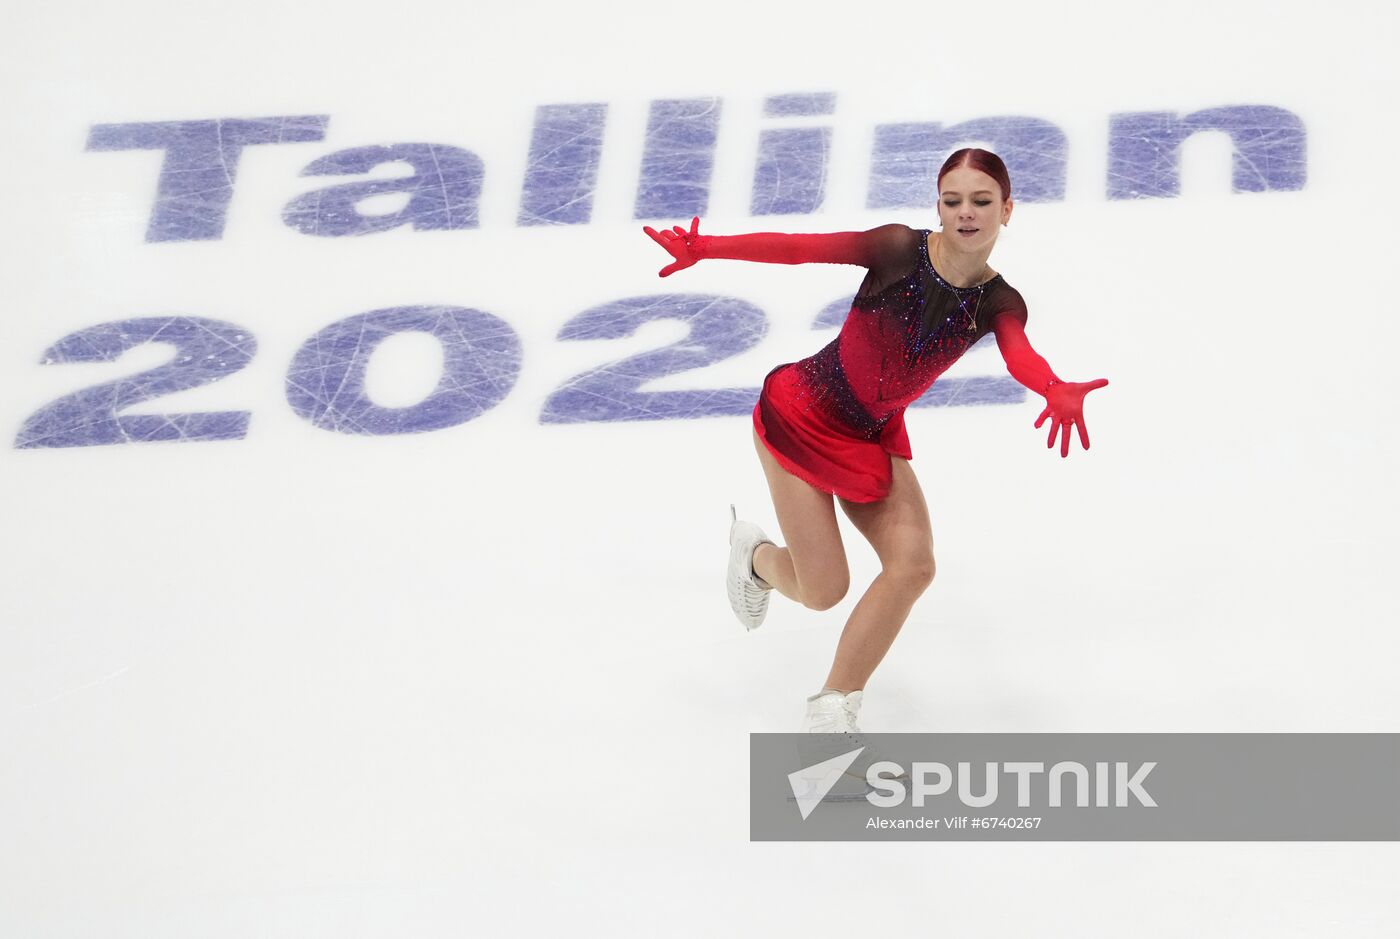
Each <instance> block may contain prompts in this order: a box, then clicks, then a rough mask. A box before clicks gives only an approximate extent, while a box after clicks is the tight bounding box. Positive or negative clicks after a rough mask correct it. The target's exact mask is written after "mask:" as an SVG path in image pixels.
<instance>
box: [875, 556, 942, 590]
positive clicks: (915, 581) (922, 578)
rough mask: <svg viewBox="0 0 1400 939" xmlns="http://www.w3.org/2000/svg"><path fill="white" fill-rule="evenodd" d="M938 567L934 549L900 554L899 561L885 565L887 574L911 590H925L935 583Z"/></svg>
mask: <svg viewBox="0 0 1400 939" xmlns="http://www.w3.org/2000/svg"><path fill="white" fill-rule="evenodd" d="M936 572H937V567H936V566H935V564H934V562H933V552H932V551H926V552H925V551H920V552H911V553H907V554H904V555H901V556H900V559H899V561H898V562H897V563H895V564H891V565H888V566H886V567H885V569H884V573H885V576H887V577H889V578H891V579H892V580H896V581H898V582H899V583H900V584H902V585H904V586H905V587H906V588H908V589H910V590H917V591H920V592H922V591H924V590H926V589H928V586H929V585H930V584H932V583H933V575H934V574H935V573H936Z"/></svg>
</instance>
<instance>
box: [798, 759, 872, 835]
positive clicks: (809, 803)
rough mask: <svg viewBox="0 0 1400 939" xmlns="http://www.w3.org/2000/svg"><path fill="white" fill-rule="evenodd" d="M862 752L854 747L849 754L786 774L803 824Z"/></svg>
mask: <svg viewBox="0 0 1400 939" xmlns="http://www.w3.org/2000/svg"><path fill="white" fill-rule="evenodd" d="M864 750H865V747H856V748H855V749H854V750H852V751H850V752H849V753H842V754H841V755H840V756H833V757H832V758H831V759H829V760H822V761H821V762H820V763H813V764H812V765H811V766H807V767H804V768H802V769H800V770H798V771H797V772H795V773H788V785H789V786H791V787H792V795H793V798H794V799H796V800H797V808H798V809H799V810H800V811H801V812H802V820H803V821H804V822H805V821H806V820H807V816H808V815H811V814H812V811H813V810H814V809H815V808H816V807H817V805H818V804H820V802H821V801H822V797H823V796H825V795H826V794H827V793H828V792H830V791H831V787H832V786H834V785H836V781H837V780H838V779H840V778H841V774H842V773H844V772H846V770H847V769H848V768H850V765H851V764H852V763H854V762H855V761H856V757H858V756H860V754H861V752H862V751H864ZM799 789H800V790H801V791H799Z"/></svg>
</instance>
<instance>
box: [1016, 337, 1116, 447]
mask: <svg viewBox="0 0 1400 939" xmlns="http://www.w3.org/2000/svg"><path fill="white" fill-rule="evenodd" d="M992 328H993V330H995V331H996V336H997V347H998V348H1000V349H1001V354H1002V357H1003V358H1004V359H1006V370H1007V371H1008V372H1010V373H1011V377H1012V378H1014V379H1016V380H1017V381H1019V382H1020V383H1021V384H1023V385H1025V386H1026V387H1027V388H1029V389H1030V390H1032V391H1034V392H1036V393H1037V394H1041V395H1044V396H1045V410H1044V411H1041V412H1040V417H1038V418H1036V420H1035V426H1036V427H1039V426H1040V425H1041V424H1043V423H1045V419H1046V418H1047V417H1048V418H1050V437H1049V439H1047V440H1046V441H1045V446H1046V447H1053V446H1054V445H1055V435H1056V434H1057V433H1059V434H1061V437H1060V456H1061V457H1067V456H1069V435H1070V428H1071V427H1078V428H1079V442H1080V444H1082V445H1083V447H1084V449H1085V450H1087V449H1089V428H1088V427H1086V426H1085V425H1084V396H1085V395H1086V394H1088V393H1089V392H1091V391H1093V390H1094V389H1095V388H1102V387H1103V386H1104V385H1107V384H1108V379H1107V378H1096V379H1094V380H1093V381H1061V380H1060V379H1059V378H1056V377H1055V373H1054V372H1052V371H1050V364H1049V363H1048V362H1046V361H1045V360H1044V359H1043V358H1041V357H1040V354H1039V353H1037V352H1036V351H1035V350H1034V349H1032V348H1031V343H1030V340H1029V339H1027V338H1026V330H1025V327H1023V326H1022V325H1021V321H1020V320H1019V319H1017V318H1016V317H1015V316H1014V315H1012V314H1009V313H1001V314H999V315H998V316H997V317H996V319H994V320H993V321H992Z"/></svg>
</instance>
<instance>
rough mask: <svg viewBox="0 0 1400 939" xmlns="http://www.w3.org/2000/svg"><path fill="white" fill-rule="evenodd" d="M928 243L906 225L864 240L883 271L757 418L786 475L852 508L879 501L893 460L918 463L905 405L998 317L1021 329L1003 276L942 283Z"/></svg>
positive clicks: (766, 391) (770, 391)
mask: <svg viewBox="0 0 1400 939" xmlns="http://www.w3.org/2000/svg"><path fill="white" fill-rule="evenodd" d="M929 233H930V230H929V229H926V228H925V229H913V228H910V227H908V226H907V225H884V226H881V227H880V228H876V229H872V230H871V231H868V232H864V233H861V235H860V237H862V238H864V239H869V240H871V241H872V244H870V245H868V246H865V247H867V248H868V249H869V255H870V256H871V257H878V258H880V259H881V260H882V262H883V263H881V264H880V265H879V267H878V268H877V267H871V268H870V270H869V271H868V273H867V274H866V276H865V280H864V281H862V283H861V285H860V289H859V290H858V291H857V292H856V297H855V301H854V303H853V304H852V306H851V311H850V313H849V314H847V316H846V321H845V323H844V324H842V326H841V332H840V334H839V335H838V336H837V337H836V338H835V339H833V340H832V341H831V342H830V343H828V344H827V345H826V346H825V347H824V348H822V349H821V350H820V351H819V352H817V353H816V354H815V355H812V356H809V357H807V358H805V359H802V360H800V361H797V362H787V363H784V364H782V365H779V366H777V367H776V368H774V369H773V370H772V371H770V372H769V373H768V374H767V376H765V378H764V380H763V390H762V392H761V393H760V394H759V398H758V403H757V404H756V405H755V406H754V409H753V422H754V427H755V428H756V429H757V431H758V435H759V437H760V438H761V439H762V440H763V442H764V444H765V445H766V446H767V447H768V449H769V451H770V452H772V454H773V456H774V457H775V458H776V459H777V460H778V462H779V463H780V464H781V465H782V466H783V467H784V468H785V469H786V470H787V471H788V472H790V473H792V474H793V475H794V476H796V477H798V478H799V479H802V480H805V481H806V482H808V483H810V484H811V485H813V486H816V487H817V488H819V489H822V490H824V491H826V492H830V493H834V494H835V495H838V496H841V497H842V498H845V499H848V500H850V501H851V502H875V501H878V500H880V499H883V498H885V496H887V495H889V491H890V477H891V470H890V455H891V454H893V455H895V456H899V457H903V458H904V459H906V460H908V459H912V458H913V453H912V452H911V451H910V449H909V436H908V434H907V433H906V432H905V429H904V411H905V409H906V408H907V407H908V406H909V404H910V403H911V402H913V401H915V400H916V399H917V398H918V397H919V396H920V395H922V394H923V393H924V392H925V391H927V390H928V388H929V386H930V385H932V384H933V382H934V380H935V379H936V378H938V376H939V375H941V374H943V372H944V371H946V370H947V369H948V367H949V366H951V365H952V364H953V363H954V362H956V361H957V360H958V359H959V358H960V357H961V356H962V354H963V353H964V352H966V351H967V350H968V348H970V347H971V346H972V344H973V343H974V342H976V341H977V340H978V339H981V338H982V337H983V336H984V335H986V333H988V332H989V331H991V328H992V320H993V319H994V318H995V317H996V316H997V314H999V313H1003V312H1010V313H1012V314H1013V315H1014V316H1015V317H1016V318H1017V319H1018V320H1020V322H1021V324H1022V326H1024V325H1025V323H1026V304H1025V301H1024V300H1023V299H1022V298H1021V294H1020V292H1019V291H1017V290H1016V288H1014V287H1012V286H1011V285H1010V284H1008V283H1007V282H1006V281H1005V280H1004V279H1003V278H1002V276H1001V275H1000V274H997V275H996V276H995V277H993V278H992V279H991V280H988V281H986V282H984V283H981V284H978V285H976V286H973V287H965V288H963V287H954V286H953V285H951V284H949V283H948V282H947V281H945V280H944V279H943V278H942V277H940V276H939V274H938V272H937V271H936V270H934V269H933V262H932V261H930V259H929V255H928V237H929ZM891 278H893V279H891ZM1037 426H1038V425H1037Z"/></svg>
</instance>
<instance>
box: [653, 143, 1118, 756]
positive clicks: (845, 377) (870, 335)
mask: <svg viewBox="0 0 1400 939" xmlns="http://www.w3.org/2000/svg"><path fill="white" fill-rule="evenodd" d="M938 193H939V197H938V215H939V223H940V225H941V226H942V228H943V231H942V232H932V231H930V230H928V229H913V228H910V227H908V226H907V225H899V224H892V225H882V226H880V227H879V228H873V229H870V230H869V231H864V232H835V233H831V234H781V233H773V232H761V233H756V234H747V235H732V236H711V235H701V234H700V233H699V224H700V220H699V219H698V218H696V219H693V220H692V221H691V226H690V230H689V231H686V230H685V229H683V228H681V227H680V226H676V227H675V228H673V229H671V230H669V231H661V232H658V231H656V230H654V229H652V228H651V227H649V226H646V227H644V229H643V230H644V231H645V232H646V233H647V234H648V235H650V236H651V237H652V238H653V239H654V240H655V241H656V242H657V243H659V244H660V245H661V246H662V247H664V248H665V249H666V250H667V251H668V252H669V253H670V254H671V256H672V257H673V258H674V259H675V260H674V262H673V263H671V264H669V265H667V266H666V267H664V268H662V270H661V272H660V276H662V277H666V276H669V275H670V274H673V273H675V272H676V271H678V270H681V269H683V268H686V267H689V266H690V265H692V264H694V263H695V262H696V261H698V260H701V259H704V258H732V259H737V260H745V261H765V262H770V263H778V264H803V263H810V262H824V263H828V264H857V265H860V266H862V267H864V268H866V275H865V279H864V280H863V281H862V282H861V285H860V288H859V290H857V292H856V297H855V300H854V302H853V304H852V306H851V311H850V313H849V314H848V315H847V317H846V321H845V323H844V324H843V325H842V327H841V332H840V334H839V335H838V336H837V337H836V338H835V339H833V340H832V341H831V342H830V343H829V344H827V345H826V346H825V347H824V348H822V349H821V350H820V351H818V352H817V353H815V354H814V355H811V356H809V357H808V358H805V359H802V360H800V361H798V362H787V363H784V364H782V365H779V366H777V367H776V368H774V369H773V370H772V371H770V372H769V373H768V375H767V376H766V377H765V378H764V381H763V389H762V391H761V392H760V394H759V398H758V402H757V404H756V405H755V406H754V410H753V428H754V430H753V439H754V447H755V449H756V450H757V451H758V456H759V460H760V462H761V463H762V464H763V471H764V473H765V475H766V476H767V479H768V489H769V492H770V493H771V494H772V497H773V506H774V509H775V510H776V512H777V516H778V525H779V527H780V528H781V529H782V533H783V537H784V538H785V539H786V541H787V544H786V545H785V546H783V547H779V546H778V545H777V544H775V543H774V542H773V541H771V540H770V539H769V538H768V537H767V536H766V535H764V533H763V531H762V529H760V528H759V527H758V526H757V525H754V524H753V523H752V522H746V521H739V520H738V519H737V518H736V519H734V520H733V522H732V524H731V526H730V535H729V541H730V563H729V574H728V582H727V588H728V591H729V600H730V605H731V606H732V607H733V608H734V613H735V615H736V616H737V617H738V618H739V621H740V622H742V623H744V625H745V626H747V627H748V628H749V629H754V628H756V627H757V626H758V625H759V624H760V623H761V622H762V621H763V618H764V616H765V615H766V614H767V609H768V599H769V595H770V593H771V591H772V590H777V591H778V592H779V593H781V594H782V595H783V596H785V597H788V598H789V599H792V600H795V601H796V602H798V603H801V604H802V605H803V606H806V607H808V608H809V609H813V610H827V609H830V608H831V607H833V606H835V605H836V604H837V603H839V602H840V601H841V600H842V598H844V597H845V595H846V591H847V589H848V588H849V586H850V570H849V568H848V566H847V563H846V553H845V548H844V546H843V545H842V542H841V534H840V531H839V529H838V527H837V523H836V510H835V504H834V501H839V502H840V503H841V508H842V510H843V511H844V512H845V513H846V516H847V517H848V518H849V519H850V520H851V523H852V524H854V525H855V527H856V529H857V530H858V531H859V532H860V533H861V534H862V535H864V536H865V538H866V539H867V540H869V542H870V544H871V546H872V547H873V548H874V549H875V553H876V555H877V556H878V557H879V559H880V565H881V570H880V573H879V575H878V576H877V577H876V578H875V580H874V582H873V583H872V584H871V585H870V587H869V588H868V589H867V590H866V592H865V595H864V596H862V597H861V599H860V602H859V603H857V604H856V606H855V609H854V610H852V611H851V616H850V619H849V620H847V622H846V628H845V630H844V631H843V632H842V634H841V639H840V642H839V643H838V644H837V647H836V656H835V661H834V662H833V664H832V667H831V671H830V673H829V674H828V675H827V678H826V683H825V685H824V686H823V688H822V690H821V691H819V692H818V693H816V694H814V695H812V696H811V697H809V698H808V699H807V716H806V719H805V720H804V722H803V729H804V730H808V731H824V732H847V731H858V730H859V728H858V727H857V726H856V717H857V714H858V711H859V708H860V703H861V697H862V695H863V693H864V688H865V683H866V681H867V680H868V679H869V678H870V675H871V674H872V673H873V672H874V670H875V667H876V666H877V665H879V663H880V661H881V659H883V658H884V656H885V653H886V652H887V651H888V649H889V647H890V645H891V643H893V642H894V638H895V636H896V635H897V634H898V633H899V630H900V627H901V626H903V625H904V621H905V619H906V618H908V616H909V611H910V610H911V609H912V608H913V605H914V602H915V601H916V600H917V599H918V598H919V597H920V596H921V595H922V594H923V592H924V591H925V590H926V589H927V588H928V586H929V584H930V583H931V582H932V580H933V572H934V562H933V532H932V526H931V525H930V522H929V513H928V506H927V504H926V503H925V501H924V495H923V491H922V490H921V489H920V487H919V481H918V479H917V478H916V477H915V476H914V471H913V470H912V469H911V468H910V466H909V461H910V459H912V457H913V454H912V452H911V451H910V448H909V437H908V435H907V434H906V433H905V429H904V411H905V409H906V408H907V407H908V406H909V404H910V403H911V402H913V401H914V400H916V399H917V398H918V397H919V396H921V395H922V394H923V393H924V392H925V391H927V390H928V388H929V386H930V385H932V384H933V382H934V380H935V379H936V378H937V377H938V376H939V375H941V374H942V373H943V372H944V371H945V370H947V368H948V367H949V366H950V365H952V364H953V363H954V362H956V361H957V360H958V358H959V357H960V356H961V355H962V354H963V353H964V352H965V351H966V350H967V349H968V348H969V347H971V346H972V344H973V343H975V342H976V341H977V340H978V339H980V338H982V336H984V335H985V334H986V333H988V332H992V333H994V334H995V335H996V341H997V346H998V348H999V349H1000V350H1001V353H1002V356H1003V357H1004V358H1005V360H1006V366H1007V370H1008V371H1009V372H1010V373H1011V375H1012V377H1014V378H1015V379H1016V380H1017V381H1019V382H1020V383H1021V384H1023V385H1025V386H1026V387H1027V388H1029V389H1031V390H1032V391H1034V392H1036V393H1037V394H1040V395H1043V396H1044V397H1045V409H1044V410H1043V411H1042V412H1041V414H1040V417H1039V418H1037V420H1036V422H1035V426H1036V427H1039V426H1041V424H1042V423H1044V422H1045V421H1046V420H1047V419H1048V420H1049V422H1050V433H1049V438H1048V440H1047V441H1046V445H1047V446H1049V447H1053V446H1054V444H1055V440H1056V437H1057V435H1058V437H1059V440H1060V455H1061V456H1062V457H1065V456H1068V455H1069V444H1070V434H1071V428H1077V429H1078V434H1079V441H1080V444H1081V445H1082V446H1083V447H1084V449H1086V450H1087V449H1088V448H1089V434H1088V430H1087V429H1086V427H1085V425H1084V417H1083V410H1082V409H1083V402H1084V396H1085V394H1087V393H1088V392H1089V391H1092V390H1094V389H1095V388H1100V387H1103V386H1104V385H1107V384H1108V381H1107V380H1106V379H1102V378H1100V379H1096V380H1094V381H1091V382H1066V381H1061V380H1060V379H1059V378H1057V377H1056V376H1055V374H1054V372H1052V371H1051V370H1050V366H1049V365H1048V364H1047V363H1046V361H1045V360H1044V359H1043V358H1041V357H1040V356H1039V355H1038V354H1037V353H1036V352H1035V350H1034V349H1032V348H1031V345H1030V343H1029V342H1028V341H1027V339H1026V334H1025V325H1026V318H1027V313H1026V304H1025V302H1024V300H1023V299H1022V298H1021V294H1020V293H1019V292H1018V291H1017V290H1016V289H1015V288H1014V287H1012V286H1011V285H1010V284H1008V283H1007V282H1006V280H1005V279H1004V278H1003V277H1002V276H1001V275H1000V274H998V273H997V272H996V271H994V270H992V269H991V268H990V267H989V266H988V265H987V258H988V257H989V256H990V255H991V253H992V247H993V246H994V245H995V244H996V240H997V235H998V234H999V229H1000V228H1001V227H1002V226H1005V225H1006V224H1007V223H1008V222H1009V221H1010V220H1011V211H1012V208H1013V204H1012V200H1011V180H1010V178H1009V176H1008V175H1007V172H1006V166H1005V164H1003V163H1002V161H1001V159H1000V158H999V157H998V156H997V155H996V154H994V153H991V152H989V151H987V150H980V149H975V148H969V149H963V150H959V151H957V152H956V153H954V154H952V155H951V156H950V157H949V158H948V160H947V161H946V162H945V163H944V164H943V167H942V169H940V171H939V173H938ZM833 500H834V501H833ZM732 512H733V507H732V506H731V514H732Z"/></svg>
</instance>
